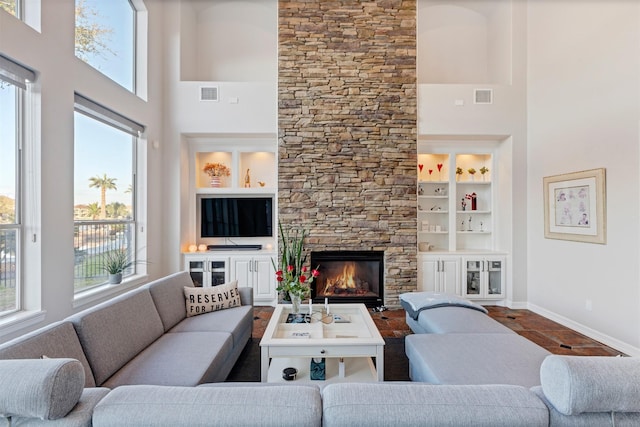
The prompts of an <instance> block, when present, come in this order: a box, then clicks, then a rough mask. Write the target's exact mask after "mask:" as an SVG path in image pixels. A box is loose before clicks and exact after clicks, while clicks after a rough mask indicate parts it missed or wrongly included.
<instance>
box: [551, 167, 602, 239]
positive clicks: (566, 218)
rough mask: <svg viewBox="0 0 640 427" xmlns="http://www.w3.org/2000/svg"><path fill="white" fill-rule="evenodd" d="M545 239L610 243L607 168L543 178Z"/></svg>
mask: <svg viewBox="0 0 640 427" xmlns="http://www.w3.org/2000/svg"><path fill="white" fill-rule="evenodd" d="M543 185H544V237H545V238H547V239H561V240H573V241H576V242H586V243H600V244H605V243H606V242H607V236H606V221H607V219H606V190H605V169H604V168H600V169H591V170H586V171H581V172H572V173H566V174H562V175H554V176H547V177H544V178H543Z"/></svg>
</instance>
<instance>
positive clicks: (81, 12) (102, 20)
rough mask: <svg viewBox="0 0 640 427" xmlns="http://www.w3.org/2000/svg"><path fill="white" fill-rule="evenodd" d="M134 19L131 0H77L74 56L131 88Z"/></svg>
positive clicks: (133, 77)
mask: <svg viewBox="0 0 640 427" xmlns="http://www.w3.org/2000/svg"><path fill="white" fill-rule="evenodd" d="M0 1H2V0H0ZM135 22H136V9H135V8H134V6H133V4H132V3H131V1H130V0H109V1H105V0H76V33H75V34H76V56H77V57H78V58H80V59H82V60H83V61H84V62H86V63H87V64H89V65H91V66H92V67H93V68H95V69H97V70H98V71H100V72H101V73H102V74H104V75H105V76H107V77H109V78H110V79H112V80H113V81H115V82H116V83H118V84H120V85H121V86H123V87H125V88H126V89H128V90H129V91H131V92H134V91H135V46H136V28H135Z"/></svg>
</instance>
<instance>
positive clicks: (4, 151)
mask: <svg viewBox="0 0 640 427" xmlns="http://www.w3.org/2000/svg"><path fill="white" fill-rule="evenodd" d="M34 79H35V75H34V73H33V72H32V71H31V70H28V69H26V68H23V67H22V66H20V65H18V64H16V63H14V62H12V61H10V60H9V59H7V58H5V57H3V56H0V316H2V315H5V314H8V313H12V312H14V311H17V310H19V309H20V308H21V307H20V301H21V282H20V271H21V267H20V266H21V261H22V252H21V250H20V243H21V241H22V238H23V237H22V215H21V214H22V208H21V200H22V197H21V196H22V194H21V182H22V180H21V178H22V156H21V154H22V149H21V147H22V142H23V141H22V129H23V120H24V119H23V111H22V105H23V103H24V95H25V93H24V92H25V90H26V89H27V83H28V82H29V81H34Z"/></svg>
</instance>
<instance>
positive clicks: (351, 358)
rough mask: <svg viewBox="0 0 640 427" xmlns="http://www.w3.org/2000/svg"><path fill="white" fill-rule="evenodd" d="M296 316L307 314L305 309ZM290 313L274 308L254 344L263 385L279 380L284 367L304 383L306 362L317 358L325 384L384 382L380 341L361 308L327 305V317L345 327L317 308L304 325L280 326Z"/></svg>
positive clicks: (281, 306)
mask: <svg viewBox="0 0 640 427" xmlns="http://www.w3.org/2000/svg"><path fill="white" fill-rule="evenodd" d="M301 312H302V313H303V314H308V313H309V308H308V306H303V307H302V308H301ZM290 313H291V306H290V305H288V304H278V305H277V306H276V308H275V310H274V312H273V315H272V316H271V320H270V321H269V324H268V325H267V329H266V330H265V333H264V335H263V337H262V340H261V341H260V347H261V377H262V381H263V382H267V381H269V382H273V381H283V379H282V369H284V368H285V367H295V368H297V369H298V376H297V377H296V379H303V380H304V379H308V374H309V366H308V365H309V364H310V362H311V358H323V357H324V358H325V360H326V379H325V382H332V381H383V380H384V340H383V339H382V336H381V335H380V332H379V331H378V328H377V327H376V325H375V323H374V322H373V319H371V315H370V314H369V312H368V311H367V308H366V307H365V305H364V304H332V305H331V306H330V313H331V315H334V314H335V315H340V316H342V318H343V319H347V320H348V322H345V323H337V322H332V321H331V318H329V317H327V316H326V314H325V313H324V307H323V306H322V305H315V306H314V307H313V315H312V316H311V322H310V323H286V320H287V317H288V315H289V314H290ZM296 335H298V336H300V335H302V337H295V336H296ZM372 357H375V359H376V362H375V365H374V364H373V362H372V360H371V358H372Z"/></svg>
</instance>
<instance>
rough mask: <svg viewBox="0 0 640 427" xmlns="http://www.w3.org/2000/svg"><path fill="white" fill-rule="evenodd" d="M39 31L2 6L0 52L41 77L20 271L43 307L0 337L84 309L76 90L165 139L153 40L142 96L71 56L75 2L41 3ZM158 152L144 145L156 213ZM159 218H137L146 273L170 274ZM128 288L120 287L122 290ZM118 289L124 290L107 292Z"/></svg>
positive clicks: (157, 12) (35, 304)
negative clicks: (76, 236) (77, 275)
mask: <svg viewBox="0 0 640 427" xmlns="http://www.w3.org/2000/svg"><path fill="white" fill-rule="evenodd" d="M148 6H149V8H150V9H151V12H152V13H150V14H149V16H150V17H151V22H150V31H151V32H152V33H156V34H158V33H160V32H161V30H162V28H161V25H160V22H161V18H162V10H161V9H158V8H157V6H156V5H154V4H153V3H152V2H151V3H150V4H149V5H148ZM41 29H42V32H41V33H39V32H38V31H35V30H34V29H32V28H31V27H29V26H27V25H25V24H24V23H22V22H20V21H19V20H17V19H16V18H15V17H13V16H11V15H9V14H8V13H6V12H4V11H0V52H1V53H2V54H3V55H6V56H8V57H10V58H12V59H13V60H15V61H18V62H20V63H23V64H24V65H26V66H28V67H30V68H33V69H34V70H35V71H36V72H37V74H38V80H37V83H36V85H35V88H34V92H35V96H34V98H33V103H32V104H31V107H32V108H31V110H32V111H33V112H34V113H35V115H36V122H38V126H37V127H36V129H35V131H33V133H30V134H29V137H30V138H34V139H35V140H36V144H35V145H36V146H37V147H40V148H39V149H38V150H36V151H35V152H30V153H27V155H28V158H29V162H30V163H33V168H29V169H28V172H29V175H30V177H33V179H34V184H33V185H27V186H25V191H26V193H27V197H31V198H34V199H35V200H36V201H38V200H39V204H38V207H37V208H36V209H35V210H29V211H27V212H26V218H27V221H30V222H35V223H36V224H35V226H34V227H30V228H29V229H28V230H27V233H26V235H27V236H28V237H31V236H32V235H33V234H35V235H36V240H35V242H33V241H32V240H31V239H30V238H29V239H26V241H25V247H24V250H25V255H26V258H27V262H28V264H27V268H25V271H24V275H25V280H26V281H27V282H28V288H29V290H28V293H29V298H30V300H29V301H28V306H27V308H28V309H30V310H34V311H40V312H41V316H40V317H36V318H35V319H36V321H35V322H31V323H30V324H29V326H28V327H25V324H23V323H19V322H18V323H15V324H14V327H13V328H10V329H6V328H4V329H2V332H1V333H0V341H4V340H7V339H9V338H11V337H13V336H16V335H19V334H21V333H24V332H25V331H26V330H27V329H34V328H36V327H39V326H42V325H44V324H45V323H50V322H53V321H56V320H60V319H62V318H64V317H66V316H69V315H70V314H72V313H73V312H75V311H78V310H80V309H82V308H85V307H86V306H87V305H82V304H78V303H76V304H74V299H73V265H74V261H73V259H74V254H73V200H74V198H73V155H74V154H73V153H74V150H73V139H74V135H73V134H74V125H73V100H74V91H78V92H80V93H82V94H83V95H85V96H87V97H89V98H91V99H93V100H95V101H97V102H99V103H102V104H104V105H106V106H107V107H109V108H112V109H114V110H116V111H119V112H121V113H122V114H124V115H126V116H128V117H130V118H131V119H133V120H136V121H138V122H140V123H143V124H145V125H146V126H147V129H148V131H147V138H148V140H149V141H159V142H162V132H161V128H160V123H162V120H161V105H162V94H163V90H162V87H161V86H160V85H161V83H162V82H161V79H160V77H161V69H160V59H161V57H162V46H161V45H160V43H159V42H158V41H157V38H154V37H151V38H150V41H149V43H150V49H149V53H150V54H149V70H150V72H149V75H148V91H147V93H148V94H149V96H148V100H147V101H144V100H142V99H140V98H139V97H137V96H135V95H133V94H131V93H129V92H127V91H126V90H124V89H123V88H121V87H120V86H119V85H117V84H115V83H114V82H113V81H111V80H110V79H108V78H107V77H105V76H103V75H102V74H100V73H99V72H97V71H96V70H94V69H93V68H91V67H89V66H87V65H86V64H85V63H83V62H82V61H80V60H78V59H76V58H75V56H74V1H73V0H56V1H55V2H51V1H43V2H42V15H41ZM160 147H161V145H160ZM143 152H144V150H143ZM160 152H161V148H160V149H158V150H156V149H151V148H149V150H148V151H147V153H146V163H147V170H146V173H147V176H146V179H147V180H148V182H149V186H148V200H149V209H150V210H154V211H156V210H159V209H158V208H157V206H160V204H161V200H162V187H161V185H159V180H158V179H157V177H158V176H159V173H160V168H159V164H158V163H159V160H160V159H161V156H160ZM32 174H33V175H32ZM30 179H31V178H30ZM162 221H163V218H162V215H150V216H149V218H148V220H147V219H146V218H143V219H142V224H143V225H144V226H145V230H146V231H145V232H146V233H147V235H148V252H147V259H148V260H149V261H150V262H151V264H149V265H148V270H149V277H150V278H155V277H159V276H161V275H162V274H164V273H166V272H167V271H166V269H165V268H164V267H163V263H162V262H161V252H160V250H159V247H160V246H161V239H162V236H161V233H160V230H161V229H162ZM125 289H126V287H124V286H123V287H122V290H125ZM118 292H121V291H120V290H118V291H115V292H112V293H110V295H111V296H113V294H114V293H118ZM39 296H40V298H39ZM99 300H100V298H97V299H96V300H93V301H91V303H90V304H92V303H95V302H97V301H99ZM7 331H9V332H7Z"/></svg>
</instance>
